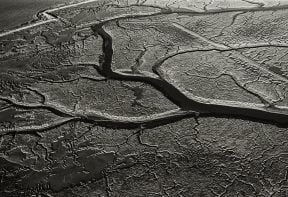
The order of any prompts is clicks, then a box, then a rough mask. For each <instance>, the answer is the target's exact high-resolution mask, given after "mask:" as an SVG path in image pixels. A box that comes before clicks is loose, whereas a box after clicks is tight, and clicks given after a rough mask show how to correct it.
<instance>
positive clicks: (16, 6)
mask: <svg viewBox="0 0 288 197" xmlns="http://www.w3.org/2000/svg"><path fill="white" fill-rule="evenodd" d="M69 2H73V0H0V31H4V30H7V29H12V28H14V27H17V26H20V25H21V24H23V23H26V22H28V21H31V20H32V19H33V15H35V14H37V12H39V11H41V10H45V9H48V8H50V7H54V6H58V5H61V4H65V3H69Z"/></svg>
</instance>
